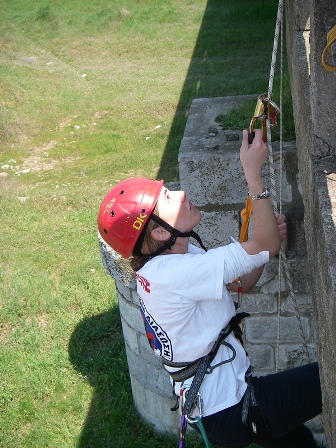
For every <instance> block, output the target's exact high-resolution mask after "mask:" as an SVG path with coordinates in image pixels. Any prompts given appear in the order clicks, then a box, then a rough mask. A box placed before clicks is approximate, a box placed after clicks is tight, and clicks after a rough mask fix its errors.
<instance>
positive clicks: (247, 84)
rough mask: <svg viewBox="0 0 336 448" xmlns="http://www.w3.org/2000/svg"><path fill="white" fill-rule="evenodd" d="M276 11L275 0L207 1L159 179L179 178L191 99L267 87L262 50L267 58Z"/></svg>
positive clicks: (242, 92)
mask: <svg viewBox="0 0 336 448" xmlns="http://www.w3.org/2000/svg"><path fill="white" fill-rule="evenodd" d="M245 9H246V11H245ZM276 10H277V2H275V1H269V2H267V5H264V1H262V0H255V1H254V2H253V3H252V4H251V3H249V4H248V5H247V4H246V2H244V1H237V2H233V3H232V2H228V1H225V2H223V0H208V2H207V5H206V8H205V11H204V15H203V18H202V24H201V27H200V30H199V33H198V37H197V40H196V43H195V47H194V50H193V54H192V57H191V62H190V65H189V68H188V72H187V75H186V78H185V81H184V85H183V88H182V91H181V95H180V99H179V102H178V105H177V108H176V112H175V115H174V119H173V123H172V126H171V129H170V133H169V137H168V140H167V144H166V147H165V152H164V155H163V158H162V161H161V166H160V170H159V172H158V175H157V178H158V179H165V180H166V181H176V180H178V177H179V176H178V166H177V158H178V151H179V147H180V143H181V140H182V137H183V133H184V129H185V126H186V122H187V118H188V113H189V109H190V106H191V103H192V101H193V100H194V99H195V98H212V97H221V96H232V95H248V94H254V93H255V92H259V91H260V93H262V92H264V91H266V90H267V84H268V77H269V67H270V65H269V63H270V60H269V63H268V60H267V62H265V53H266V54H268V50H267V49H268V46H269V57H271V50H272V33H273V32H274V25H275V17H276ZM243 30H244V31H243ZM270 36H271V38H270ZM275 81H276V82H275V83H277V80H275ZM256 100H257V98H256ZM249 121H250V119H249V120H248V121H247V123H246V127H247V126H248V124H249ZM206 131H207V128H206Z"/></svg>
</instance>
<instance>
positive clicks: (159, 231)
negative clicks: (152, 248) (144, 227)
mask: <svg viewBox="0 0 336 448" xmlns="http://www.w3.org/2000/svg"><path fill="white" fill-rule="evenodd" d="M151 237H152V238H153V240H155V241H168V240H169V238H170V237H171V235H170V233H169V232H168V230H166V229H164V228H163V227H161V226H159V227H156V228H155V229H153V230H152V231H151Z"/></svg>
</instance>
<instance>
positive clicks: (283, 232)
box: [276, 214, 287, 241]
mask: <svg viewBox="0 0 336 448" xmlns="http://www.w3.org/2000/svg"><path fill="white" fill-rule="evenodd" d="M276 222H277V225H278V230H279V236H280V240H281V241H285V239H286V238H287V224H286V216H285V215H283V214H280V215H279V216H278V217H277V218H276Z"/></svg>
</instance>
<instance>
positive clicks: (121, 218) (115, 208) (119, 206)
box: [98, 177, 163, 258]
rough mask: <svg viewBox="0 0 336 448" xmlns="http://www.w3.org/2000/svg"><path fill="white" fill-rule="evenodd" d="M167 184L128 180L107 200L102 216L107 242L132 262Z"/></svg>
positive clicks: (112, 191)
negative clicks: (138, 242) (143, 232)
mask: <svg viewBox="0 0 336 448" xmlns="http://www.w3.org/2000/svg"><path fill="white" fill-rule="evenodd" d="M162 186H163V180H159V181H155V180H151V179H146V178H142V177H134V178H131V179H125V180H123V181H121V182H120V183H119V184H117V185H116V186H115V187H113V188H112V190H111V191H110V192H109V193H107V195H106V196H105V198H104V200H103V202H102V204H101V206H100V209H99V212H98V230H99V233H100V234H101V236H102V238H103V240H104V241H105V242H106V243H107V244H108V245H109V246H111V247H112V248H113V249H114V250H115V251H116V252H118V253H119V254H120V255H121V256H122V257H124V258H128V257H130V255H131V254H132V251H133V249H134V246H135V244H136V242H137V240H138V239H139V236H140V234H141V232H142V230H143V229H144V227H145V224H146V222H147V221H148V219H149V217H150V215H151V213H152V212H153V210H154V208H155V205H156V203H157V200H158V197H159V194H160V192H161V189H162Z"/></svg>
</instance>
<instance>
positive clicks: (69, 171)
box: [0, 0, 278, 448]
mask: <svg viewBox="0 0 336 448" xmlns="http://www.w3.org/2000/svg"><path fill="white" fill-rule="evenodd" d="M276 7H277V2H276V1H273V0H268V1H266V2H265V6H264V7H263V2H262V0H260V1H257V0H256V1H248V0H245V1H243V0H237V1H236V2H231V1H228V0H225V1H223V0H221V1H219V0H217V1H215V0H209V1H208V2H207V1H205V0H196V1H190V0H179V1H175V0H141V1H139V0H126V1H118V0H115V1H113V2H111V1H107V0H98V1H95V2H92V1H89V0H81V1H79V0H59V1H57V2H51V1H48V0H34V1H32V0H30V1H29V0H4V1H3V2H2V4H1V15H0V167H4V168H0V209H1V229H2V231H1V233H0V246H1V259H0V264H1V265H0V276H1V279H0V307H1V314H0V344H1V351H0V365H1V380H0V382H1V383H0V384H1V393H0V422H1V431H0V432H1V434H0V447H1V448H2V447H6V448H14V447H15V448H17V447H27V448H28V447H29V448H32V447H42V446H43V447H72V446H73V447H74V446H79V447H83V448H84V447H104V448H106V447H131V446H136V447H142V446H143V447H144V446H146V447H162V446H164V447H174V446H176V438H174V437H171V436H169V437H168V436H164V435H158V434H155V432H154V431H153V430H152V428H151V427H149V426H147V425H145V423H144V422H143V421H142V420H141V419H140V418H139V417H138V416H137V414H136V411H135V409H134V407H133V404H132V396H131V389H130V381H129V376H128V371H127V363H126V357H125V351H124V343H123V338H122V332H121V326H120V318H119V310H118V304H117V297H116V291H115V287H114V283H113V281H112V280H111V279H110V278H109V277H108V276H107V275H106V273H105V271H104V269H103V266H102V263H101V259H100V254H99V247H98V242H97V228H96V215H97V210H98V207H99V204H100V201H101V199H102V197H103V196H104V195H105V193H106V192H107V191H108V190H109V188H110V187H111V186H112V185H113V184H114V183H115V182H117V181H119V180H121V179H123V178H125V177H128V176H138V175H139V176H150V177H153V178H158V177H163V178H165V180H166V181H174V180H177V179H178V165H177V155H178V149H179V145H180V142H181V138H182V136H183V131H184V128H185V123H186V120H187V116H188V110H189V107H190V104H191V101H192V100H193V99H194V98H196V97H213V96H225V95H243V94H252V93H262V92H264V91H265V89H267V84H268V74H269V64H270V57H271V51H272V45H273V33H274V26H275V16H276ZM242 30H244V31H242ZM277 85H278V80H277V81H276V88H278V87H277ZM249 119H250V118H248V122H249ZM248 122H247V123H246V124H245V125H244V127H246V126H248ZM6 166H8V167H6ZM167 412H170V411H169V410H168V409H167ZM188 437H189V436H188ZM190 444H192V446H195V447H197V446H198V444H199V446H203V444H201V443H199V442H196V441H192V442H190Z"/></svg>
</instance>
